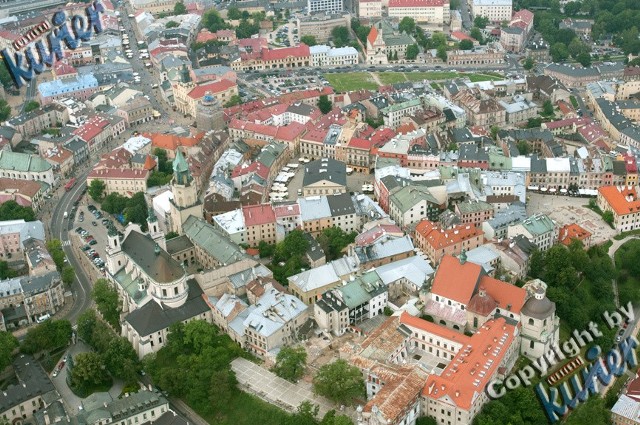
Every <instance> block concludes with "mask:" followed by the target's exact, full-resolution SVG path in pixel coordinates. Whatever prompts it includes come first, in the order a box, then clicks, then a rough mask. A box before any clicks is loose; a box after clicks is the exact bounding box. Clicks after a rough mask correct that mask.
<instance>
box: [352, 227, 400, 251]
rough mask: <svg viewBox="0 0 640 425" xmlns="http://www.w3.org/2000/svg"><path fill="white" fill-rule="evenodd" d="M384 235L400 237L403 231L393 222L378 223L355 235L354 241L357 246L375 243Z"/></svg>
mask: <svg viewBox="0 0 640 425" xmlns="http://www.w3.org/2000/svg"><path fill="white" fill-rule="evenodd" d="M384 235H393V236H397V237H402V235H404V232H403V231H402V229H401V228H399V227H398V226H396V225H395V224H379V225H377V226H375V227H372V228H371V229H369V230H367V231H366V232H363V233H360V234H359V235H358V236H356V239H355V243H356V245H358V246H368V245H371V244H373V243H375V242H376V241H377V240H378V239H380V238H381V237H382V236H384Z"/></svg>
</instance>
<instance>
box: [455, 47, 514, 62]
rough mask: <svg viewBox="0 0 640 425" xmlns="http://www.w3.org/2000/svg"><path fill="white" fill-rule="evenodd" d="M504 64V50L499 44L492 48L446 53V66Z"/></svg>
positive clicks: (475, 48)
mask: <svg viewBox="0 0 640 425" xmlns="http://www.w3.org/2000/svg"><path fill="white" fill-rule="evenodd" d="M503 63H504V50H503V49H502V46H500V45H499V44H494V45H493V47H487V46H476V47H474V48H473V49H471V50H452V51H450V52H447V64H448V65H450V66H491V65H502V64H503Z"/></svg>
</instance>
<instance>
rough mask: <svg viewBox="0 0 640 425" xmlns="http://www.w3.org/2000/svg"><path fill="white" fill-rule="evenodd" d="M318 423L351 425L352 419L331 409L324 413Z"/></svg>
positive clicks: (322, 424)
mask: <svg viewBox="0 0 640 425" xmlns="http://www.w3.org/2000/svg"><path fill="white" fill-rule="evenodd" d="M320 425H353V421H352V420H351V418H350V417H348V416H345V415H336V411H335V410H333V409H331V410H329V411H328V412H327V413H326V414H325V415H324V417H323V418H322V420H321V421H320Z"/></svg>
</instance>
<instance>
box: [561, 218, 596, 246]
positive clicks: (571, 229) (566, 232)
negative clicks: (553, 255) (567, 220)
mask: <svg viewBox="0 0 640 425" xmlns="http://www.w3.org/2000/svg"><path fill="white" fill-rule="evenodd" d="M558 235H559V236H558V240H560V243H561V244H563V245H566V246H569V245H570V244H571V241H572V240H574V239H578V240H581V241H583V240H585V239H589V238H590V237H591V232H589V231H588V230H586V229H583V228H582V227H580V226H579V225H577V224H576V223H571V224H565V225H564V226H562V227H561V228H560V232H559V233H558Z"/></svg>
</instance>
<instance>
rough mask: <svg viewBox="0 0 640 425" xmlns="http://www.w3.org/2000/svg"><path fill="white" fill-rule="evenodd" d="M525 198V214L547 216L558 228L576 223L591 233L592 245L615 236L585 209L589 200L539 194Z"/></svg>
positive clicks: (593, 214) (600, 220)
mask: <svg viewBox="0 0 640 425" xmlns="http://www.w3.org/2000/svg"><path fill="white" fill-rule="evenodd" d="M527 197H528V198H529V200H528V201H527V214H529V215H531V214H535V213H543V214H547V215H548V216H549V217H550V218H551V219H552V220H553V221H555V222H556V223H557V224H558V227H562V226H564V225H565V224H571V223H576V224H578V225H579V226H581V227H583V228H584V229H586V230H588V231H589V232H591V235H592V236H591V241H592V244H600V243H603V242H606V241H607V240H609V239H611V238H612V237H613V236H614V235H616V231H615V230H614V229H612V228H611V227H610V226H609V225H608V224H607V223H605V222H604V221H603V220H602V218H601V217H600V216H599V215H598V214H597V213H595V212H594V211H592V210H590V209H589V208H587V207H585V205H587V204H589V198H580V197H572V196H561V195H542V194H539V193H529V194H528V195H527Z"/></svg>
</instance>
